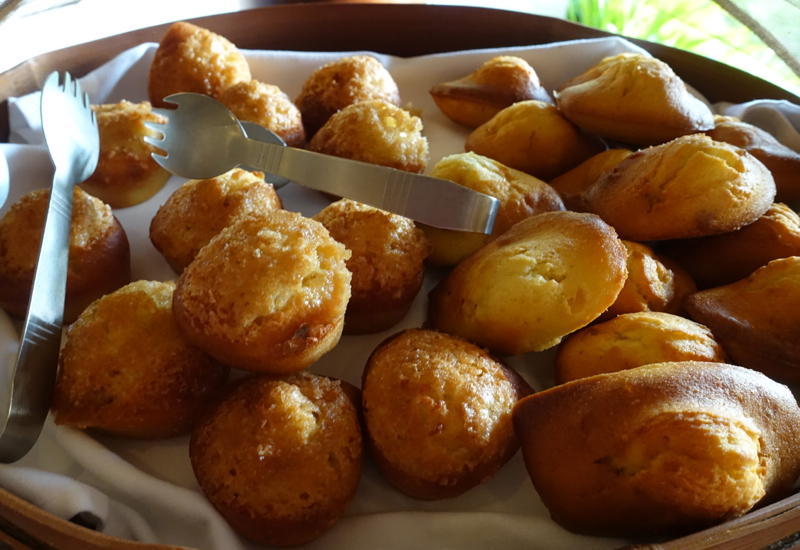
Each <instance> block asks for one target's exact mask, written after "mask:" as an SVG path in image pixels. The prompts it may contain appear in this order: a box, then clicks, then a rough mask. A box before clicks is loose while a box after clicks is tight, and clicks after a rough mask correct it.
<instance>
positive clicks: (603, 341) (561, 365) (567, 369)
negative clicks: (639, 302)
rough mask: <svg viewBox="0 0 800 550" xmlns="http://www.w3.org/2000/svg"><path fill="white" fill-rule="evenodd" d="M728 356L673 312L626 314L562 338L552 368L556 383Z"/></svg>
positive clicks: (698, 327)
mask: <svg viewBox="0 0 800 550" xmlns="http://www.w3.org/2000/svg"><path fill="white" fill-rule="evenodd" d="M727 360H728V357H727V356H726V355H725V352H724V351H723V349H722V346H720V345H719V344H718V343H717V341H716V340H715V339H714V335H713V334H711V331H710V330H708V328H706V327H704V326H703V325H700V324H698V323H695V322H694V321H690V320H689V319H684V318H683V317H679V316H677V315H672V314H671V313H662V312H656V311H640V312H638V313H625V314H622V315H619V316H617V317H615V318H613V319H611V320H610V321H606V322H604V323H599V324H596V325H592V326H590V327H587V328H584V329H581V330H579V331H578V332H576V333H574V334H572V335H571V336H569V337H568V338H565V339H564V341H563V342H561V345H559V346H558V352H557V353H556V357H555V360H554V362H553V366H554V367H555V379H556V383H557V384H564V383H565V382H571V381H572V380H578V379H579V378H586V377H588V376H594V375H595V374H604V373H607V372H618V371H621V370H628V369H633V368H636V367H641V366H642V365H650V364H653V363H667V362H673V361H709V362H714V363H725V362H727Z"/></svg>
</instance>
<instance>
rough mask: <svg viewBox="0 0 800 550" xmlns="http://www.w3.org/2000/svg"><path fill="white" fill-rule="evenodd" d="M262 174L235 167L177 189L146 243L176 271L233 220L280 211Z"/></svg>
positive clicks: (153, 223) (278, 201)
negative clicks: (148, 241) (150, 244)
mask: <svg viewBox="0 0 800 550" xmlns="http://www.w3.org/2000/svg"><path fill="white" fill-rule="evenodd" d="M263 177H264V175H263V174H262V173H261V172H248V171H246V170H242V169H240V168H234V169H233V170H231V171H230V172H226V173H225V174H222V175H221V176H217V177H215V178H209V179H205V180H189V181H187V182H186V183H184V184H183V185H181V186H180V187H179V188H178V189H177V190H175V192H174V193H173V194H172V195H171V196H170V197H169V199H167V202H165V203H164V204H163V205H162V206H161V207H160V208H159V209H158V212H156V215H155V216H154V217H153V219H152V220H151V222H150V241H151V242H152V243H153V246H155V247H156V249H157V250H158V251H159V252H160V253H161V254H162V255H163V256H164V258H166V260H167V262H168V263H169V265H170V267H172V269H174V270H175V272H176V273H181V272H182V271H183V270H184V269H185V268H186V266H188V265H189V264H190V263H191V262H192V260H194V257H195V256H197V253H198V252H200V249H201V248H203V247H204V246H205V245H207V244H208V242H209V241H210V240H211V239H212V238H213V237H214V236H215V235H216V234H217V233H219V232H220V231H222V230H223V229H224V228H226V227H227V226H229V225H231V224H232V223H233V222H234V221H235V220H236V219H237V218H240V217H242V216H244V215H247V214H250V213H257V214H267V213H269V212H271V211H273V210H276V209H280V208H283V203H282V201H281V199H280V197H279V196H278V194H277V193H276V192H275V188H274V187H272V184H269V183H267V182H265V181H264V179H263Z"/></svg>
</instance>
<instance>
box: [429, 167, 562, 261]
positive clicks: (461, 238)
mask: <svg viewBox="0 0 800 550" xmlns="http://www.w3.org/2000/svg"><path fill="white" fill-rule="evenodd" d="M430 175H431V176H433V177H435V178H442V179H446V180H450V181H454V182H456V183H457V184H459V185H463V186H464V187H467V188H469V189H472V190H474V191H478V192H479V193H483V194H485V195H490V196H492V197H495V198H496V199H498V200H499V201H500V205H499V207H498V209H497V218H496V219H495V222H494V228H493V229H492V233H491V235H484V234H483V233H474V232H467V231H454V230H450V229H442V228H439V227H433V226H430V225H423V224H420V227H421V228H422V229H423V231H425V234H426V235H427V236H428V238H429V239H430V240H431V242H432V243H433V254H431V256H430V258H428V261H429V262H430V263H431V264H434V265H444V266H452V265H456V264H457V263H458V262H460V261H461V260H463V259H464V258H466V257H467V256H469V255H470V254H472V253H473V252H475V251H476V250H478V249H479V248H480V247H482V246H483V245H485V244H486V243H488V242H491V241H493V240H494V239H496V238H497V237H498V236H499V235H502V234H503V233H505V232H506V231H508V230H509V229H510V228H511V226H513V225H514V224H515V223H517V222H518V221H520V220H523V219H525V218H528V217H530V216H533V215H536V214H539V213H541V212H552V211H554V210H564V205H563V203H562V202H561V199H560V198H559V196H558V193H556V192H555V191H554V190H553V189H552V188H551V187H550V186H549V185H547V184H546V183H545V182H543V181H542V180H540V179H538V178H535V177H533V176H530V175H528V174H526V173H524V172H520V171H519V170H514V169H513V168H509V167H508V166H504V165H502V164H500V163H499V162H497V161H496V160H492V159H490V158H487V157H482V156H480V155H476V154H475V153H460V154H456V155H450V156H447V157H445V158H443V159H442V160H440V161H439V162H437V163H436V166H434V167H433V171H432V172H431V174H430Z"/></svg>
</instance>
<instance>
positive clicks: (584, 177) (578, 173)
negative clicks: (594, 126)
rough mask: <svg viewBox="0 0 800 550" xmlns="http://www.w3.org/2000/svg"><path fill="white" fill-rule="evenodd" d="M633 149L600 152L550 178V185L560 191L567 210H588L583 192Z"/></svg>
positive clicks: (626, 156)
mask: <svg viewBox="0 0 800 550" xmlns="http://www.w3.org/2000/svg"><path fill="white" fill-rule="evenodd" d="M632 152H633V151H630V150H628V149H608V150H606V151H603V152H602V153H598V154H596V155H594V156H593V157H590V158H589V159H588V160H585V161H584V162H582V163H580V164H579V165H578V166H576V167H575V168H573V169H572V170H569V171H567V172H564V173H563V174H561V175H560V176H558V177H556V178H553V179H552V180H550V186H551V187H552V188H553V189H555V190H556V192H558V194H559V196H560V197H561V200H562V201H563V202H564V206H565V207H566V208H567V210H574V211H575V212H586V204H585V199H584V197H583V194H584V193H585V192H586V190H587V189H589V187H591V186H592V184H593V183H594V182H595V181H597V179H598V178H599V177H600V176H601V175H602V174H603V173H604V172H606V171H608V170H611V169H612V168H614V167H615V166H616V165H617V164H619V163H620V162H622V161H623V160H624V159H626V158H628V157H629V156H630V155H631V153H632Z"/></svg>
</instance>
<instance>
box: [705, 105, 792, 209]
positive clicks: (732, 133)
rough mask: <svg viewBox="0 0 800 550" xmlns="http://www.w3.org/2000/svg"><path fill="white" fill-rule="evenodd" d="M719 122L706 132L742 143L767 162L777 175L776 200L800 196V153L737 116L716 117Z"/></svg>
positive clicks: (717, 137)
mask: <svg viewBox="0 0 800 550" xmlns="http://www.w3.org/2000/svg"><path fill="white" fill-rule="evenodd" d="M714 121H715V126H714V128H712V129H711V130H708V131H707V132H706V135H707V136H708V137H710V138H711V139H714V140H716V141H724V142H725V143H730V144H731V145H736V146H737V147H741V148H742V149H744V150H745V151H747V152H748V153H750V154H751V155H753V156H754V157H756V158H757V159H758V160H760V161H761V162H763V163H764V166H766V167H767V168H768V169H769V171H770V172H771V173H772V177H773V178H775V188H776V193H775V200H776V201H779V202H791V201H796V200H800V153H798V152H797V151H795V150H793V149H790V148H789V147H787V146H786V145H784V144H782V143H781V142H780V141H778V140H777V139H775V137H774V136H773V135H772V134H770V133H769V132H766V131H764V130H762V129H761V128H759V127H758V126H753V125H752V124H748V123H747V122H742V121H741V120H739V119H737V118H735V117H723V116H715V117H714Z"/></svg>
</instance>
